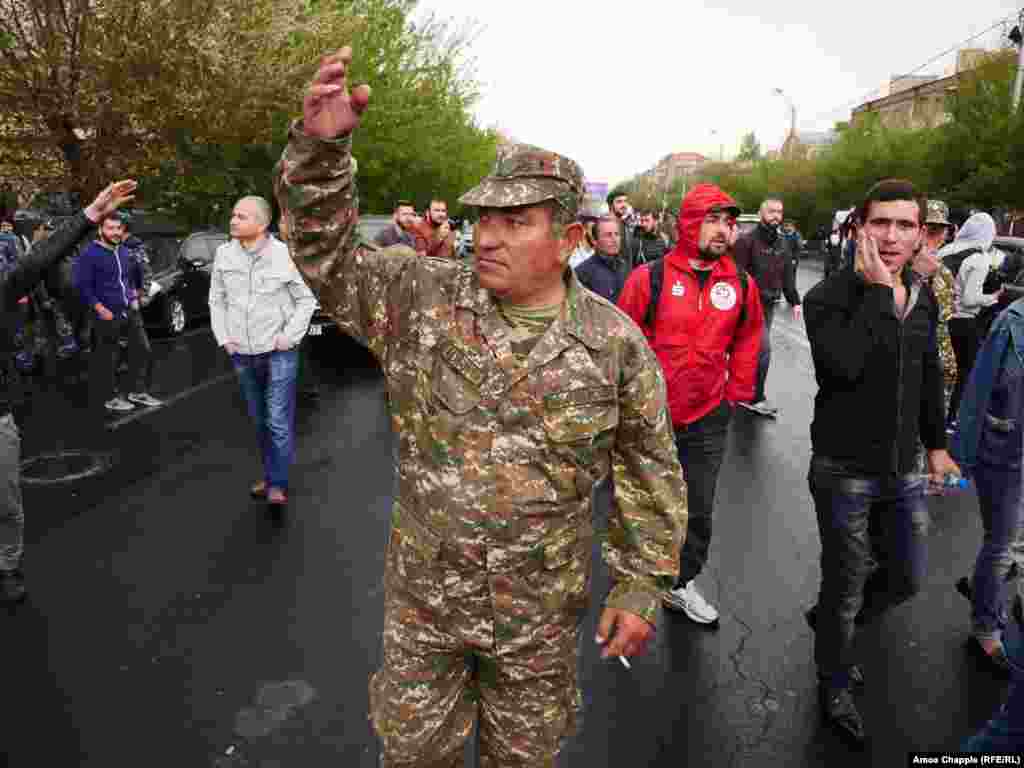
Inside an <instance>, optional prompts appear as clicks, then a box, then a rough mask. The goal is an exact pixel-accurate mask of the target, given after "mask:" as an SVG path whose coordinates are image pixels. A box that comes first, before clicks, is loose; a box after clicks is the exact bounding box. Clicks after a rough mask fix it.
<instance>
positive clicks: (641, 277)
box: [619, 184, 764, 624]
mask: <svg viewBox="0 0 1024 768" xmlns="http://www.w3.org/2000/svg"><path fill="white" fill-rule="evenodd" d="M739 213H740V209H739V206H737V205H736V202H735V201H734V200H733V199H732V198H731V197H729V196H728V195H727V194H725V193H724V192H723V191H722V190H721V189H719V188H718V187H716V186H715V185H713V184H699V185H698V186H696V187H694V188H693V190H692V191H691V192H690V194H688V195H687V196H686V198H685V199H684V200H683V203H682V206H681V207H680V209H679V225H678V230H679V242H678V244H677V245H676V247H675V248H674V249H673V250H671V251H670V252H669V253H668V254H667V255H666V256H665V259H664V277H663V279H662V287H661V295H660V297H654V298H653V299H652V297H651V269H652V265H650V264H647V265H643V266H640V267H638V268H636V269H635V270H633V272H632V273H631V274H630V276H629V278H628V279H627V280H626V285H625V287H624V288H623V289H622V293H621V294H620V296H619V308H620V309H622V310H623V311H624V312H626V314H628V315H629V316H630V317H631V318H632V319H633V321H634V322H635V323H636V324H637V325H639V326H640V328H641V329H642V330H643V332H644V334H645V335H646V336H647V341H648V343H649V344H650V345H651V348H652V349H653V350H654V352H655V354H656V355H657V356H658V360H659V361H660V362H661V367H662V369H663V370H664V372H665V381H666V383H667V384H668V401H669V410H670V411H671V414H672V424H673V426H674V428H675V438H676V449H677V450H678V452H679V462H680V464H682V467H683V476H684V479H685V480H686V484H687V492H688V499H689V512H690V516H689V525H688V529H687V533H686V541H685V543H684V544H683V549H682V553H681V556H680V571H679V580H678V581H677V582H676V586H675V588H674V589H672V590H671V591H669V592H666V593H665V595H664V600H663V602H664V603H665V605H666V606H667V607H668V608H672V609H675V610H679V611H682V612H684V613H685V614H686V615H687V616H688V617H689V618H690V619H691V620H693V621H695V622H697V623H699V624H714V623H715V622H717V621H718V611H717V610H716V609H715V607H714V606H713V605H711V604H710V603H709V602H708V601H707V600H706V599H705V598H704V596H703V595H702V594H701V593H700V591H699V590H698V589H697V586H696V584H695V583H694V579H695V578H696V576H697V575H698V574H699V573H700V571H701V568H702V567H703V566H704V563H705V562H707V558H708V548H709V546H710V543H711V512H712V507H713V505H714V498H715V486H716V485H717V483H718V471H719V469H720V468H721V466H722V456H723V454H724V453H725V438H726V434H727V432H728V429H729V422H730V420H731V419H732V413H733V410H734V408H735V405H736V403H745V402H749V401H750V400H751V399H752V398H753V397H754V385H755V382H756V380H757V357H758V353H759V351H760V347H761V332H762V328H763V325H764V311H763V310H762V308H761V297H760V294H759V293H758V289H757V285H756V283H755V282H754V281H753V280H750V279H749V278H748V277H747V276H746V275H743V274H741V272H740V270H739V269H738V268H737V267H736V262H735V261H734V260H733V258H732V256H731V251H732V247H733V245H734V244H735V242H736V234H737V230H736V217H737V216H738V215H739ZM651 301H656V302H657V303H656V304H655V308H656V311H655V313H654V315H653V322H652V323H651V324H650V325H648V322H647V317H648V312H647V308H648V305H649V304H650V302H651Z"/></svg>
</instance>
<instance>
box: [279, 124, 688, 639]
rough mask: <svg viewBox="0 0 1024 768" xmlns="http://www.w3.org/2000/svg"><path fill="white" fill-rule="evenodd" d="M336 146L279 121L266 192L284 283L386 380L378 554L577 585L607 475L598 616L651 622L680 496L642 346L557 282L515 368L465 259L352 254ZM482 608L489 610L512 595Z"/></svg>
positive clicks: (653, 370) (351, 222)
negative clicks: (559, 574) (383, 542)
mask: <svg viewBox="0 0 1024 768" xmlns="http://www.w3.org/2000/svg"><path fill="white" fill-rule="evenodd" d="M350 145H351V139H350V137H342V138H341V139H337V140H335V141H320V140H316V139H313V138H310V137H307V136H305V135H304V134H303V133H302V131H301V126H300V125H296V126H293V128H292V131H291V135H290V140H289V144H288V146H287V148H286V149H285V152H284V154H283V156H282V158H281V160H280V162H279V163H278V166H277V168H276V170H275V191H276V194H277V198H278V201H279V203H280V205H281V210H282V214H283V215H284V216H285V217H287V221H288V225H289V228H290V232H291V242H290V244H291V251H292V256H293V258H294V259H295V262H296V264H297V266H298V268H299V271H300V272H301V273H302V274H303V276H304V277H305V278H306V280H307V282H308V283H309V285H310V287H311V288H312V289H313V292H314V293H315V294H316V295H317V298H318V299H319V301H320V304H321V306H322V308H323V310H324V311H325V312H327V313H328V314H329V315H330V316H331V317H332V318H333V319H334V320H335V321H336V322H337V323H338V325H339V326H340V327H341V328H342V329H343V330H344V331H345V332H346V333H348V334H350V335H352V336H353V337H355V338H356V339H358V340H359V341H361V342H362V343H363V344H365V345H366V346H367V347H368V348H369V349H370V350H371V351H372V352H373V353H374V354H375V356H376V357H377V359H378V360H379V361H380V364H381V367H382V369H383V371H384V375H385V377H386V379H387V387H388V394H389V401H390V407H391V415H392V421H393V426H394V430H395V433H396V434H397V435H398V438H399V454H398V467H397V473H398V488H399V490H398V498H397V499H396V501H395V514H394V516H393V522H392V546H394V544H395V541H396V538H395V537H396V532H397V534H398V540H399V542H400V543H401V545H402V546H409V548H410V549H412V550H415V551H416V553H418V555H419V559H420V560H422V559H423V558H426V559H427V560H430V561H433V560H434V559H436V558H438V557H441V558H443V559H448V560H451V561H455V562H458V563H460V564H461V565H462V566H467V565H468V566H469V567H471V568H473V569H476V570H477V571H484V572H485V573H486V575H487V576H488V577H492V578H491V579H490V581H491V583H492V585H500V584H501V583H502V581H503V580H502V579H501V578H500V574H502V573H513V572H515V573H522V572H524V571H530V570H531V569H545V570H548V569H550V570H557V569H558V568H559V566H565V565H566V564H567V563H576V564H578V566H579V569H580V571H581V572H584V573H589V564H590V544H591V543H592V535H593V527H592V519H591V514H592V510H591V503H590V500H591V490H592V488H593V486H594V484H595V483H596V482H597V481H598V480H599V479H600V478H601V477H603V476H604V475H605V474H606V473H608V472H609V471H611V472H612V473H613V477H614V481H615V505H614V511H613V513H612V514H610V516H609V517H610V520H609V523H608V536H607V539H606V540H605V541H604V543H603V553H604V557H605V560H606V561H607V562H608V564H609V567H610V569H611V572H612V576H613V579H614V581H615V585H614V587H613V589H612V591H611V594H610V595H609V596H608V599H607V602H606V604H607V606H609V607H613V608H620V609H624V610H627V611H631V612H633V613H636V614H639V615H640V616H642V617H644V618H645V619H647V620H648V621H650V622H651V623H656V621H657V619H658V616H659V614H660V604H661V600H660V594H661V592H662V591H663V590H665V589H667V588H670V587H671V586H672V585H673V582H674V579H675V578H676V575H677V572H678V568H679V562H678V560H679V546H680V542H681V540H682V537H683V535H684V532H685V529H686V490H685V484H684V483H683V480H682V473H681V470H680V466H679V462H678V459H677V456H676V451H675V446H674V444H673V436H672V429H671V423H670V420H669V417H668V411H667V409H666V406H665V402H666V400H665V382H664V379H663V376H662V373H661V368H660V366H659V365H658V361H657V360H656V359H655V357H654V355H653V353H652V352H651V351H650V349H649V348H648V346H647V343H646V341H645V340H644V337H643V334H642V333H641V332H640V331H639V329H637V328H636V326H634V325H633V324H632V323H631V322H630V321H629V320H628V318H626V317H625V315H623V314H622V313H621V312H619V311H618V310H617V309H616V308H615V307H613V306H612V305H610V304H609V303H607V302H605V301H604V300H602V299H601V298H599V297H597V296H595V295H593V294H591V293H589V292H588V291H586V290H584V289H583V288H582V286H581V285H580V284H579V282H578V281H577V280H576V278H575V276H574V275H573V274H572V270H567V275H566V279H567V281H568V296H567V299H566V302H565V305H564V307H563V311H562V315H561V316H560V317H559V318H558V319H556V320H555V322H554V323H553V324H552V326H551V327H550V328H549V329H548V330H547V332H546V333H545V335H544V336H543V337H542V338H541V339H540V340H539V341H538V343H537V345H536V347H535V348H534V349H533V351H532V352H531V353H530V356H529V358H528V360H527V363H526V365H525V366H522V367H521V366H520V365H519V364H518V363H517V362H516V359H515V356H514V355H513V352H512V348H511V344H510V340H509V338H508V337H509V328H508V326H507V325H506V324H505V322H504V320H503V319H502V318H501V314H500V312H499V311H498V309H497V304H496V303H495V300H494V299H493V298H492V297H491V295H490V294H489V293H488V292H487V291H486V290H485V289H483V288H481V287H480V285H479V283H478V280H477V277H476V273H475V270H474V269H473V266H472V264H470V263H466V262H458V261H450V260H442V259H433V258H417V256H416V254H415V253H414V252H413V251H412V250H411V249H409V248H407V247H404V246H393V247H390V248H385V249H378V248H376V247H374V246H371V245H365V244H363V243H360V242H357V239H356V237H355V227H356V222H357V210H356V208H355V207H354V203H355V192H354V186H353V183H352V177H351V162H350ZM439 553H440V554H439ZM404 575H405V574H403V576H404ZM409 578H411V576H410V577H409ZM565 580H567V581H574V582H576V583H585V581H586V580H585V579H576V578H575V577H571V576H568V575H567V576H566V577H565ZM495 589H498V587H495ZM545 597H549V596H545ZM442 599H443V598H442ZM493 600H494V603H495V610H496V611H497V610H498V607H499V605H500V604H502V601H503V600H507V601H508V602H510V603H514V601H515V600H516V597H515V596H514V595H511V596H509V595H500V594H495V595H494V597H493ZM555 600H556V601H557V596H556V597H555ZM551 607H553V608H557V607H558V606H551Z"/></svg>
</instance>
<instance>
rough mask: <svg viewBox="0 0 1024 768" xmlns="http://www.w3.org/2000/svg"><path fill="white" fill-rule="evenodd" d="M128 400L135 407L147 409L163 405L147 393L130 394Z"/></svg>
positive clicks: (161, 401) (162, 402)
mask: <svg viewBox="0 0 1024 768" xmlns="http://www.w3.org/2000/svg"><path fill="white" fill-rule="evenodd" d="M128 400H129V402H132V403H135V404H136V405H144V406H145V407H147V408H156V407H157V406H161V405H163V404H164V401H163V400H157V399H156V398H155V397H153V396H152V395H151V394H149V393H148V392H132V393H131V394H130V395H128Z"/></svg>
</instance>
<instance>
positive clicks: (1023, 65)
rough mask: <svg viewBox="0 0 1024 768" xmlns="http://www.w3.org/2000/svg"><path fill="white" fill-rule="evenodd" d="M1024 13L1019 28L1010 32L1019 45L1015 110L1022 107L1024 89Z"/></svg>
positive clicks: (1014, 81)
mask: <svg viewBox="0 0 1024 768" xmlns="http://www.w3.org/2000/svg"><path fill="white" fill-rule="evenodd" d="M1022 30H1024V11H1021V12H1020V16H1019V17H1018V19H1017V26H1015V27H1014V28H1013V29H1012V30H1011V31H1010V40H1012V41H1013V42H1014V43H1016V44H1017V76H1016V77H1015V78H1014V80H1013V109H1014V111H1016V110H1017V107H1019V106H1020V92H1021V90H1022V89H1024V35H1021V31H1022Z"/></svg>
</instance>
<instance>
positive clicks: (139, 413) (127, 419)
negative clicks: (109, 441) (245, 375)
mask: <svg viewBox="0 0 1024 768" xmlns="http://www.w3.org/2000/svg"><path fill="white" fill-rule="evenodd" d="M233 378H235V372H234V371H228V372H227V373H224V374H221V375H220V376H217V377H216V378H213V379H210V380H208V381H204V382H202V383H201V384H196V385H195V386H194V387H189V388H188V389H186V390H184V391H183V392H179V393H178V394H176V395H171V396H170V397H168V398H167V399H166V400H164V402H163V405H158V406H156V407H155V408H136V409H135V410H134V411H132V412H131V413H129V414H127V415H125V416H122V417H121V418H119V419H115V420H114V421H112V422H110V423H109V424H107V430H109V431H110V432H115V431H117V430H118V429H120V428H121V427H123V426H125V425H126V424H131V423H132V422H133V421H138V420H139V419H141V418H143V417H144V416H148V415H149V414H151V413H156V412H157V411H162V410H163V409H164V408H169V407H170V406H172V405H174V404H175V403H177V402H180V401H181V400H184V399H185V398H187V397H191V396H192V395H195V394H198V393H199V392H202V391H203V390H205V389H209V388H210V387H213V386H216V385H218V384H223V383H224V382H225V381H227V380H228V379H233Z"/></svg>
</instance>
